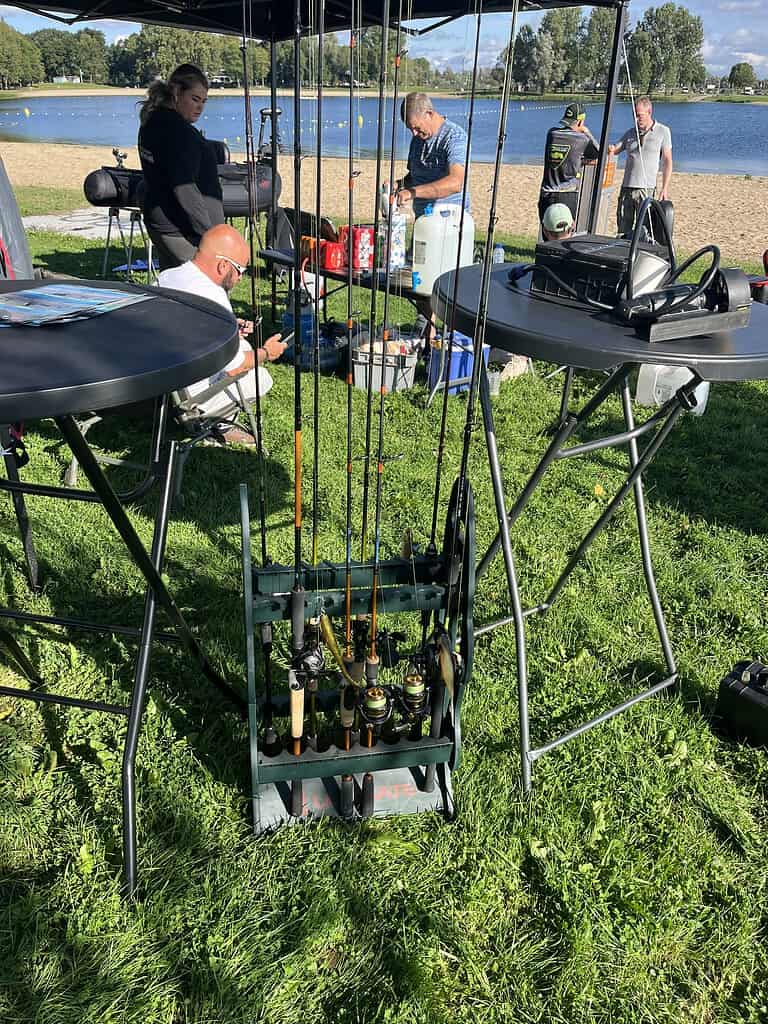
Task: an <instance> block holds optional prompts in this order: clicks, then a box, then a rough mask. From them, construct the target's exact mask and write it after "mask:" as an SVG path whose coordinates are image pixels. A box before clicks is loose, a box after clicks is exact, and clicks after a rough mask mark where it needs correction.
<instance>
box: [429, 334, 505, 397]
mask: <svg viewBox="0 0 768 1024" xmlns="http://www.w3.org/2000/svg"><path fill="white" fill-rule="evenodd" d="M437 340H438V341H439V342H440V344H441V345H442V344H443V340H442V339H441V338H438V339H437ZM445 344H446V345H447V341H446V342H445ZM427 351H428V353H429V365H428V367H427V372H428V374H429V390H430V391H434V389H435V386H436V384H437V382H438V378H439V377H440V355H441V351H442V349H441V348H435V347H434V345H430V346H429V348H428V350H427ZM490 351H491V346H490V345H483V362H484V363H485V365H486V366H487V365H488V354H489V353H490ZM474 363H475V357H474V342H473V341H472V339H471V338H468V337H467V335H466V334H461V333H460V332H459V331H454V332H453V351H452V353H451V380H452V381H454V380H464V379H466V378H469V377H471V376H472V367H473V366H474ZM447 369H448V349H447V348H446V349H445V353H444V359H443V372H442V380H443V381H445V380H447V377H446V370H447ZM468 390H469V383H466V384H452V385H451V386H450V387H449V389H448V394H449V395H457V394H458V393H459V392H460V391H468Z"/></svg>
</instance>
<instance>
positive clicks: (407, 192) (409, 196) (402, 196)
mask: <svg viewBox="0 0 768 1024" xmlns="http://www.w3.org/2000/svg"><path fill="white" fill-rule="evenodd" d="M414 198H415V193H414V191H413V189H412V188H400V189H398V190H397V205H398V206H405V205H406V203H410V202H412V201H413V199H414Z"/></svg>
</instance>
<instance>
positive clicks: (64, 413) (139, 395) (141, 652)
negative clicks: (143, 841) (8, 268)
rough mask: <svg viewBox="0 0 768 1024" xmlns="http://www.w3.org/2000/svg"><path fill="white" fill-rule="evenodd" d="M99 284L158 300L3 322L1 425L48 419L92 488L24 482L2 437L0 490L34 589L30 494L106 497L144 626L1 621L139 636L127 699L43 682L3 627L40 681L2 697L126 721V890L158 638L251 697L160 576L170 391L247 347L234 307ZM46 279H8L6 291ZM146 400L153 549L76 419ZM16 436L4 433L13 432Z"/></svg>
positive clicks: (170, 456)
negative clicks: (79, 315)
mask: <svg viewBox="0 0 768 1024" xmlns="http://www.w3.org/2000/svg"><path fill="white" fill-rule="evenodd" d="M78 283H79V284H81V285H88V286H90V287H93V288H110V289H115V288H120V289H121V290H125V291H128V292H131V293H141V294H149V295H151V296H152V298H150V299H148V300H147V301H144V302H139V303H136V304H134V305H130V306H126V307H123V308H121V309H117V310H114V311H112V312H109V313H105V314H103V315H101V316H95V317H92V318H89V319H84V320H79V321H75V322H71V323H66V324H56V325H51V326H47V327H0V362H1V363H2V366H3V372H2V374H0V424H8V423H14V422H16V421H19V420H23V421H28V420H36V419H42V418H44V417H51V418H53V419H54V421H55V423H56V425H57V427H58V429H59V431H60V432H61V434H62V436H63V438H64V440H65V441H66V443H67V444H68V446H69V448H70V449H71V451H72V454H73V455H74V456H75V458H76V459H77V460H78V462H79V463H80V465H81V467H82V469H83V472H84V473H85V475H86V477H87V479H88V481H89V483H90V484H91V487H92V488H93V490H77V489H74V488H63V487H55V486H47V485H42V484H32V483H24V482H21V481H20V479H19V474H18V471H17V469H16V464H15V461H14V459H13V456H12V455H11V454H10V453H9V452H8V451H7V447H6V445H3V455H4V463H5V467H6V474H7V479H0V489H2V490H5V491H10V492H11V495H12V497H13V501H14V506H15V511H16V516H17V519H18V522H19V527H20V529H21V533H22V538H23V541H24V547H25V554H26V556H27V561H28V564H29V567H30V571H31V576H32V580H31V582H32V584H33V587H34V585H35V583H36V564H35V559H34V546H33V543H32V536H31V531H30V529H29V521H28V518H27V514H26V508H25V506H24V495H25V494H31V495H43V496H45V497H54V498H62V499H65V500H74V501H96V502H101V503H102V504H103V506H104V508H105V510H106V512H107V515H108V516H109V518H110V519H111V521H112V523H113V524H114V526H115V529H116V530H117V532H118V534H119V535H120V537H121V538H122V540H123V542H124V543H125V546H126V548H127V549H128V552H129V554H130V556H131V558H132V559H133V561H134V562H135V564H136V566H137V567H138V569H139V570H140V571H141V573H142V574H143V576H144V578H145V579H146V581H147V591H146V597H145V604H144V617H143V622H142V625H141V627H140V628H136V627H131V626H115V625H102V624H99V623H92V622H85V621H83V620H80V619H76V618H63V617H56V616H45V615H32V614H28V613H23V612H19V611H16V610H13V609H0V621H3V622H5V621H9V620H10V621H19V622H26V623H35V624H41V623H43V624H53V625H57V626H65V627H69V628H75V629H84V630H90V631H95V632H99V631H103V632H108V633H116V634H120V635H123V636H132V637H135V638H136V639H137V641H138V655H137V659H136V664H135V670H134V679H133V687H132V691H131V699H130V703H129V704H127V705H125V706H124V705H117V704H108V703H105V702H102V701H91V700H81V699H79V698H75V697H69V696H66V695H62V694H55V693H49V692H47V690H43V689H41V688H40V687H41V686H42V683H43V680H41V679H40V678H39V676H38V674H37V672H36V670H35V668H34V666H33V665H32V664H31V662H30V661H29V659H28V658H27V656H26V655H25V654H24V652H23V650H22V649H21V647H20V646H19V645H18V643H17V642H16V641H15V640H14V639H13V637H12V636H11V634H10V633H9V632H8V631H7V630H5V629H2V630H0V645H2V646H4V647H5V648H6V650H7V651H8V652H9V653H10V654H11V656H12V657H13V658H14V660H15V661H16V663H17V665H18V667H19V668H20V669H21V670H22V672H23V673H24V674H25V675H27V676H28V677H29V679H30V682H31V683H32V686H31V688H30V689H21V688H18V687H9V686H0V694H5V695H8V696H12V697H18V698H26V699H29V700H34V701H37V702H39V703H54V704H60V705H67V706H70V707H81V708H90V709H93V710H97V711H103V712H105V713H107V714H113V715H120V716H124V717H126V718H127V719H128V729H127V735H126V740H125V747H124V753H123V772H122V799H123V881H124V889H125V891H127V892H128V893H133V892H134V891H135V888H136V810H135V784H134V761H135V754H136V748H137V744H138V738H139V732H140V729H141V721H142V715H143V709H144V703H145V697H146V689H147V677H148V672H149V664H150V657H151V652H152V644H153V641H154V640H163V641H174V642H176V641H180V642H181V643H183V644H184V645H185V647H186V648H187V650H188V651H189V653H190V654H191V655H192V656H193V658H194V659H195V660H196V661H197V663H198V665H199V666H200V668H201V670H202V672H203V673H204V674H205V676H206V677H207V678H208V679H209V680H210V681H211V682H212V683H213V684H214V685H215V686H217V687H218V688H219V689H220V690H221V691H222V692H223V693H224V694H225V695H226V696H227V697H228V698H229V699H230V700H232V701H233V702H234V703H235V704H237V705H238V707H240V708H243V707H244V706H245V705H244V702H243V701H242V698H240V697H239V695H238V694H237V693H236V692H235V691H234V690H232V689H231V688H230V686H229V685H228V684H227V683H226V681H225V680H224V679H223V678H222V677H221V676H220V675H219V673H218V672H216V670H215V669H214V668H213V666H212V665H211V664H210V663H209V661H208V659H207V658H206V656H205V654H204V653H203V651H202V649H201V647H200V645H199V644H198V642H197V640H196V638H195V636H194V635H193V633H192V632H191V630H190V628H189V626H188V624H187V622H186V621H185V619H184V617H183V616H182V614H181V612H180V611H179V608H178V607H177V605H176V603H175V601H174V599H173V598H172V596H171V595H170V593H169V592H168V589H167V587H166V585H165V583H164V582H163V579H162V575H161V574H162V571H163V555H164V549H165V541H166V534H167V528H168V519H169V513H170V506H171V499H172V495H173V474H174V460H175V454H176V446H175V442H171V443H170V444H166V443H165V424H166V417H167V408H168V399H167V395H168V394H169V393H170V392H171V391H174V390H176V389H178V388H182V387H185V386H187V385H189V384H192V383H194V382H195V381H198V380H201V379H203V378H205V377H208V376H210V375H212V374H215V373H217V372H218V371H219V370H220V369H221V368H222V367H223V366H225V365H226V364H227V363H228V362H229V361H230V360H231V359H232V358H233V356H234V355H236V353H237V351H238V344H239V342H238V332H237V324H236V321H235V318H234V316H233V315H232V314H231V313H229V312H228V311H227V310H225V309H223V308H222V307H221V306H218V305H217V304H216V303H213V302H210V301H208V300H206V299H201V298H197V297H196V296H191V295H188V294H185V293H181V292H175V291H169V290H167V289H154V288H152V289H146V288H139V287H136V286H132V285H116V284H114V283H113V282H109V283H106V282H103V281H83V282H78ZM30 287H36V288H37V287H45V283H44V282H37V281H34V282H33V281H4V282H2V283H0V293H4V292H7V291H12V290H20V289H23V288H30ZM148 399H156V400H157V408H158V414H157V416H156V420H155V425H156V429H155V436H154V438H153V453H154V454H153V460H154V462H155V465H156V478H157V480H158V482H159V483H160V484H161V488H162V496H161V499H160V502H159V505H158V511H157V513H156V518H155V525H154V534H153V540H152V549H151V552H148V551H147V550H146V548H145V547H144V545H143V544H142V542H141V540H140V539H139V537H138V534H137V533H136V530H135V529H134V527H133V525H132V523H131V521H130V519H129V518H128V516H127V514H126V512H125V509H124V507H123V504H122V503H121V501H120V500H119V498H118V496H117V495H116V494H115V492H114V490H113V489H112V487H111V485H110V483H109V482H108V481H107V479H106V478H105V476H104V474H103V472H102V469H101V467H100V465H99V463H98V462H97V460H96V458H95V456H94V454H93V452H92V451H91V450H90V448H89V446H88V444H87V442H86V440H85V438H84V437H83V436H82V434H81V432H80V430H79V429H78V426H77V424H76V422H75V420H74V418H73V417H74V415H75V414H77V413H82V412H88V411H91V410H94V409H116V408H120V407H122V406H127V405H130V404H133V403H137V402H144V401H146V400H148ZM3 436H4V437H7V430H5V431H4V435H3ZM158 605H159V606H160V607H162V608H163V609H164V611H165V612H166V614H167V615H168V617H169V619H170V621H171V623H172V625H173V628H174V631H175V632H174V633H156V632H155V613H156V608H157V606H158Z"/></svg>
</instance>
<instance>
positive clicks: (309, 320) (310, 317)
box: [281, 295, 315, 365]
mask: <svg viewBox="0 0 768 1024" xmlns="http://www.w3.org/2000/svg"><path fill="white" fill-rule="evenodd" d="M300 323H301V333H300V337H301V350H302V365H304V359H305V354H306V353H307V351H308V350H309V349H311V348H312V345H313V344H314V340H315V312H314V308H313V307H312V306H309V305H302V307H301V318H300ZM293 325H294V319H293V296H292V295H289V296H288V305H287V308H286V310H285V313H284V314H283V333H284V334H288V332H289V331H292V330H293ZM293 347H294V339H293V338H291V340H290V341H289V342H288V348H287V349H286V350H285V352H283V354H282V356H281V361H282V362H284V363H288V362H291V363H292V362H293ZM289 353H290V355H289Z"/></svg>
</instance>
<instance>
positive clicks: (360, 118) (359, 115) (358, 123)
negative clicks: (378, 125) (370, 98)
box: [357, 114, 363, 128]
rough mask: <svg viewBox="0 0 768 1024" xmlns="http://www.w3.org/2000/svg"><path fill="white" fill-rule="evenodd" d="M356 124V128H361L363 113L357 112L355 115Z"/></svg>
mask: <svg viewBox="0 0 768 1024" xmlns="http://www.w3.org/2000/svg"><path fill="white" fill-rule="evenodd" d="M357 125H358V128H362V127H363V115H362V114H358V115H357Z"/></svg>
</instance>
